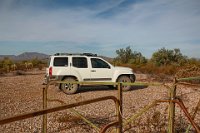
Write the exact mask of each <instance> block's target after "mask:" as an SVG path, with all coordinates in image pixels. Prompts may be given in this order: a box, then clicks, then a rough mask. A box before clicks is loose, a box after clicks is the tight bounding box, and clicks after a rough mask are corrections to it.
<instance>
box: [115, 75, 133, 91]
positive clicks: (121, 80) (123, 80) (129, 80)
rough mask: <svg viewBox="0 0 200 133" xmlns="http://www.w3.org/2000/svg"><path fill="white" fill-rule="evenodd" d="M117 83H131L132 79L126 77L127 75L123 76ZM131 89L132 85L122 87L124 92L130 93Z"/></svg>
mask: <svg viewBox="0 0 200 133" xmlns="http://www.w3.org/2000/svg"><path fill="white" fill-rule="evenodd" d="M117 82H124V83H125V82H131V79H130V77H129V76H126V75H122V76H120V77H119V78H118V79H117ZM130 89H131V86H130V85H122V90H123V91H128V90H130Z"/></svg>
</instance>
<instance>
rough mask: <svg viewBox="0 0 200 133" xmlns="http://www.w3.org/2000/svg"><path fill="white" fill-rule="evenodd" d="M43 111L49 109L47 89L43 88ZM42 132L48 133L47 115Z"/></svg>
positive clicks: (45, 115) (44, 117)
mask: <svg viewBox="0 0 200 133" xmlns="http://www.w3.org/2000/svg"><path fill="white" fill-rule="evenodd" d="M43 109H47V87H44V88H43ZM42 132H43V133H47V114H44V115H43V125H42Z"/></svg>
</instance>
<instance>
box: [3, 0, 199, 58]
mask: <svg viewBox="0 0 200 133" xmlns="http://www.w3.org/2000/svg"><path fill="white" fill-rule="evenodd" d="M120 2H121V1H118V3H115V5H114V4H113V3H112V4H113V5H112V4H109V6H105V4H102V5H101V6H99V7H98V8H97V9H96V10H91V9H87V8H76V9H73V8H67V9H66V8H61V9H55V10H44V9H41V8H37V9H34V8H31V7H24V8H20V9H14V8H13V9H11V8H9V9H6V8H2V9H1V10H0V20H1V21H0V40H1V41H3V40H7V41H47V42H48V41H65V42H74V47H77V48H79V50H80V49H81V45H85V44H92V43H94V44H96V45H101V46H100V48H101V49H99V51H102V52H103V51H104V52H105V53H106V54H107V55H113V54H114V53H115V50H116V49H119V48H123V47H126V46H125V45H131V46H132V47H133V49H134V48H135V50H141V51H140V52H142V53H143V54H144V55H146V56H151V53H152V52H153V51H155V50H157V49H159V48H161V47H163V46H165V45H166V46H165V47H166V48H167V47H169V48H172V47H176V46H177V47H178V48H181V49H182V47H181V44H186V42H187V45H184V48H183V49H184V50H185V53H186V54H187V55H189V54H190V51H192V50H195V48H199V45H200V41H199V42H198V44H196V45H193V46H192V47H190V43H188V41H189V40H200V39H199V36H200V26H199V24H200V15H199V14H200V9H199V7H200V2H199V1H198V0H190V1H188V0H182V1H174V0H168V1H160V0H152V1H147V2H139V3H135V4H133V5H132V6H129V7H127V8H128V10H126V11H124V12H123V11H122V12H121V13H120V12H119V13H118V14H115V15H113V16H111V17H108V18H101V17H95V15H97V14H99V13H100V12H103V11H106V10H108V9H109V8H112V7H113V6H116V5H117V4H119V3H120ZM10 3H12V0H11V1H10V2H6V3H4V4H5V5H6V7H10V6H9V5H12V4H10ZM107 5H108V4H107ZM4 7H5V6H4ZM187 49H188V50H187ZM91 51H92V50H91ZM106 51H107V52H106ZM110 51H112V53H111V52H110ZM194 53H195V52H194ZM192 56H195V57H199V56H200V53H198V52H196V53H195V54H194V55H192Z"/></svg>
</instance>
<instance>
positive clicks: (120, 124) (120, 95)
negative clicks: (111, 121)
mask: <svg viewBox="0 0 200 133" xmlns="http://www.w3.org/2000/svg"><path fill="white" fill-rule="evenodd" d="M117 87H118V101H119V107H118V108H117V109H118V110H117V116H118V122H119V125H118V129H117V133H122V98H123V97H122V83H118V85H117Z"/></svg>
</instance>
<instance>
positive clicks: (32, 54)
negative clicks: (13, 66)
mask: <svg viewBox="0 0 200 133" xmlns="http://www.w3.org/2000/svg"><path fill="white" fill-rule="evenodd" d="M5 57H8V58H10V59H11V60H15V61H22V60H31V59H35V58H37V59H40V60H42V59H46V58H48V57H49V55H46V54H43V53H37V52H25V53H22V54H20V55H17V56H16V55H0V60H2V59H4V58H5Z"/></svg>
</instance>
